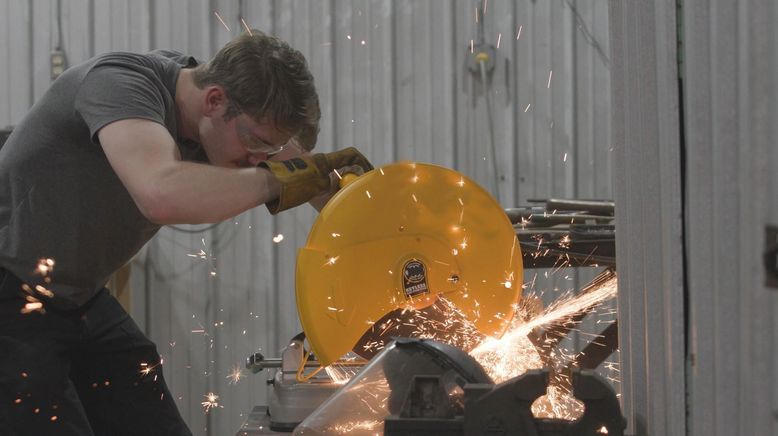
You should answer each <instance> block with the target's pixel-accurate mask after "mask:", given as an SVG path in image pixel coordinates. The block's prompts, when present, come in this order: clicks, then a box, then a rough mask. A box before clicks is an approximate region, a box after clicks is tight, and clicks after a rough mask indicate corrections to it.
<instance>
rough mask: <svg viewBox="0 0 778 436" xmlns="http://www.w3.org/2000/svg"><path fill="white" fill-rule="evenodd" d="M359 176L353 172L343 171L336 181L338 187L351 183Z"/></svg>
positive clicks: (341, 187)
mask: <svg viewBox="0 0 778 436" xmlns="http://www.w3.org/2000/svg"><path fill="white" fill-rule="evenodd" d="M357 178H359V176H358V175H357V174H354V173H345V174H343V175H342V176H340V180H339V181H338V187H339V188H340V189H343V188H345V187H346V186H348V185H349V184H351V183H352V182H353V181H354V180H356V179H357Z"/></svg>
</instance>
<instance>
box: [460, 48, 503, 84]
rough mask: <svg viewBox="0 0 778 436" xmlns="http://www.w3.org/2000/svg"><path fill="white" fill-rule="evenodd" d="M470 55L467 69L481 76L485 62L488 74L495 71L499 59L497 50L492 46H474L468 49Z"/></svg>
mask: <svg viewBox="0 0 778 436" xmlns="http://www.w3.org/2000/svg"><path fill="white" fill-rule="evenodd" d="M468 50H470V54H469V55H468V57H467V69H468V70H470V72H471V73H473V74H475V75H476V76H478V75H480V74H481V61H483V62H484V67H486V72H487V73H491V72H492V71H493V70H494V65H495V59H497V49H496V48H494V46H493V45H491V44H474V45H473V46H472V48H471V47H468Z"/></svg>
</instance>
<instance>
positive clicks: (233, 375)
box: [226, 330, 245, 385]
mask: <svg viewBox="0 0 778 436" xmlns="http://www.w3.org/2000/svg"><path fill="white" fill-rule="evenodd" d="M244 331H245V330H244ZM243 376H244V375H243V370H242V369H241V368H240V366H238V365H235V366H234V367H233V368H232V371H230V373H229V374H228V375H227V377H226V379H227V380H229V383H230V384H231V385H236V384H238V382H239V381H240V380H241V379H242V378H243Z"/></svg>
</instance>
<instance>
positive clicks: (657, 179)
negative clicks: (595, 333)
mask: <svg viewBox="0 0 778 436" xmlns="http://www.w3.org/2000/svg"><path fill="white" fill-rule="evenodd" d="M610 6H611V8H610V13H611V17H610V24H611V41H610V42H611V47H612V48H611V52H612V53H613V56H612V61H613V63H612V64H613V70H612V74H613V76H612V84H613V136H612V139H613V146H614V155H615V158H616V161H615V162H614V169H613V183H614V193H615V200H616V227H617V229H618V232H619V238H618V239H617V240H616V256H617V259H618V262H619V265H618V269H619V301H618V305H619V344H620V347H621V350H620V351H621V353H620V354H621V363H622V367H621V374H622V380H623V382H622V395H623V396H622V400H623V401H622V402H623V405H624V414H625V416H626V417H627V419H628V422H629V428H628V432H629V433H630V434H635V435H640V436H642V435H683V434H685V433H686V413H685V412H686V410H685V409H686V398H685V387H684V383H685V380H686V379H685V370H684V369H685V366H684V364H685V359H684V357H685V338H684V334H683V332H684V331H685V319H684V275H683V274H684V269H683V265H684V258H683V221H682V218H683V217H682V204H683V203H682V198H681V192H682V180H681V152H680V149H681V141H680V137H681V130H680V129H681V127H680V113H679V108H680V106H679V101H678V95H679V91H678V84H677V78H678V74H677V71H678V70H677V66H676V61H677V57H676V55H677V50H676V45H677V38H676V34H675V31H676V20H675V19H676V17H675V11H676V3H675V1H674V0H662V1H657V2H643V1H621V0H612V1H611V3H610Z"/></svg>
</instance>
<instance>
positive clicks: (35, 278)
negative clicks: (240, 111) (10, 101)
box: [0, 51, 205, 308]
mask: <svg viewBox="0 0 778 436" xmlns="http://www.w3.org/2000/svg"><path fill="white" fill-rule="evenodd" d="M194 65H196V61H195V60H194V58H191V57H188V56H184V55H181V54H180V53H176V52H170V51H157V52H152V53H149V54H133V53H109V54H105V55H101V56H97V57H95V58H92V59H90V60H88V61H86V62H85V63H83V64H80V65H77V66H74V67H72V68H70V69H68V70H67V71H65V73H63V74H62V76H61V77H60V78H58V79H57V80H56V81H55V82H54V83H53V84H52V85H51V87H50V88H49V90H48V91H47V92H46V93H45V94H44V95H43V97H42V98H41V99H40V100H39V101H38V102H37V103H36V104H35V105H34V106H33V107H32V109H31V110H30V112H29V113H28V114H27V116H25V118H24V119H23V120H22V121H21V122H20V123H19V125H18V126H16V127H15V128H14V130H13V133H12V134H11V136H10V137H9V138H8V141H7V142H6V143H5V145H4V146H3V147H2V149H0V266H2V267H4V268H6V269H7V270H9V271H11V272H12V273H14V274H15V275H17V276H19V277H20V278H21V279H22V280H24V281H26V282H28V283H30V284H32V285H36V284H42V285H45V286H46V288H48V289H50V290H51V291H52V292H54V295H55V297H54V299H53V300H52V303H54V304H55V305H57V306H59V307H63V308H72V307H77V306H80V305H82V304H84V303H85V302H86V301H88V300H89V298H91V297H92V296H93V295H94V294H95V293H96V292H97V291H98V290H99V289H100V288H102V287H103V286H104V285H105V283H106V281H107V280H108V278H109V276H110V275H111V274H112V273H113V272H115V271H116V270H117V269H118V268H120V267H121V266H122V265H124V264H125V263H126V262H127V261H129V260H130V259H131V258H132V256H133V255H135V253H137V252H138V250H139V249H140V248H141V247H142V246H143V245H144V244H145V243H146V242H147V241H148V240H149V239H150V238H151V237H152V236H154V234H155V233H156V232H157V230H159V226H158V225H156V224H154V223H152V222H150V221H148V220H147V219H146V218H145V217H144V216H143V214H141V212H140V210H138V208H137V206H136V205H135V203H134V201H133V200H132V198H131V197H130V194H129V192H128V191H127V189H126V188H125V187H124V185H123V184H122V183H121V181H120V180H119V178H118V177H117V175H116V173H115V172H114V171H113V168H112V167H111V165H110V164H109V163H108V160H107V158H106V156H105V154H104V153H103V149H102V147H101V146H100V144H99V141H98V138H97V132H98V131H99V130H100V128H102V127H103V126H105V125H106V124H109V123H111V122H113V121H117V120H120V119H126V118H143V119H148V120H152V121H156V122H158V123H160V124H162V125H164V126H165V127H166V128H167V130H168V131H169V132H170V134H171V135H172V136H173V138H175V139H176V141H177V142H178V144H179V145H178V147H179V149H180V150H181V153H182V156H183V157H184V159H187V160H196V161H205V157H204V153H203V152H202V148H201V147H199V146H198V145H197V144H193V143H190V142H185V141H182V140H181V138H179V137H178V134H177V127H176V109H175V99H174V97H175V91H176V80H177V78H178V73H179V71H180V69H181V68H182V67H191V66H194ZM45 258H50V259H53V260H54V262H55V266H54V270H53V272H52V273H50V274H49V278H50V282H49V283H44V281H43V277H42V276H41V275H40V274H38V273H36V269H37V266H38V262H39V260H40V259H45Z"/></svg>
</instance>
